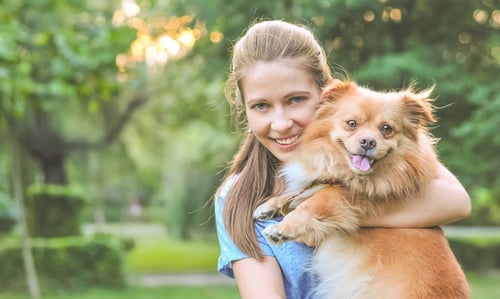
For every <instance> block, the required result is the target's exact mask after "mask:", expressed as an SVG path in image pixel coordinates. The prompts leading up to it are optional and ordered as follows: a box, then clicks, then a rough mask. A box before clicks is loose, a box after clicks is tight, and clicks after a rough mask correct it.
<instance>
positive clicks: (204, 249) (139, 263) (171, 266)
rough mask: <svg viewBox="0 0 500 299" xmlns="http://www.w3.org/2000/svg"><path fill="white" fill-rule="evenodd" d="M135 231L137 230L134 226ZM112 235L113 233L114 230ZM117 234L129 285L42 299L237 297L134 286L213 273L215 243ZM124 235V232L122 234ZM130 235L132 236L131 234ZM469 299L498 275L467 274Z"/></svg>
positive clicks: (215, 288)
mask: <svg viewBox="0 0 500 299" xmlns="http://www.w3.org/2000/svg"><path fill="white" fill-rule="evenodd" d="M134 228H135V229H137V227H134ZM114 232H116V231H114ZM119 232H120V233H118V235H122V236H123V235H126V236H127V237H131V238H132V239H133V240H134V242H135V246H134V248H133V250H132V251H130V252H129V253H128V254H127V255H126V258H125V268H126V270H127V274H128V277H130V278H131V280H130V284H129V286H128V287H127V288H124V289H103V288H88V289H85V290H73V291H62V292H60V293H57V294H42V295H43V296H42V298H43V299H68V298H71V299H157V298H168V299H177V298H178V299H194V298H197V299H198V298H204V299H211V298H216V299H226V298H239V295H238V291H237V289H236V287H235V286H234V285H207V286H181V285H178V286H158V287H146V286H143V285H140V284H139V283H138V280H137V278H138V277H141V275H143V274H165V273H186V272H191V273H214V272H215V271H216V265H217V257H218V254H219V249H218V245H217V242H216V241H206V240H205V241H189V242H181V241H175V240H171V239H169V238H167V236H166V234H162V233H161V230H159V229H158V227H157V228H156V230H155V229H154V228H151V227H149V226H148V227H145V228H141V229H139V230H133V229H132V228H131V227H126V228H125V229H124V228H123V227H121V228H120V231H119ZM124 232H126V233H124ZM132 232H133V233H132ZM467 277H468V280H469V283H470V285H471V287H472V292H473V297H472V298H473V299H492V298H500V284H499V282H500V272H489V273H483V274H477V273H467ZM0 299H29V296H28V295H27V294H16V293H5V292H2V291H1V290H0Z"/></svg>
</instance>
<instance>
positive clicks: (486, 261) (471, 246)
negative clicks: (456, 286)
mask: <svg viewBox="0 0 500 299" xmlns="http://www.w3.org/2000/svg"><path fill="white" fill-rule="evenodd" d="M448 241H449V243H450V246H451V249H452V250H453V253H454V254H455V256H456V257H457V260H458V261H459V263H460V264H461V265H462V268H463V269H464V270H465V271H485V270H491V269H500V255H499V254H498V253H499V252H500V240H499V239H498V238H450V239H449V240H448Z"/></svg>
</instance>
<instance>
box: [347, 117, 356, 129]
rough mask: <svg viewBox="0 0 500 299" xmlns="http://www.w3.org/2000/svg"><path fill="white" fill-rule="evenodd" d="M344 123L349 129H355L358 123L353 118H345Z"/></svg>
mask: <svg viewBox="0 0 500 299" xmlns="http://www.w3.org/2000/svg"><path fill="white" fill-rule="evenodd" d="M346 124H347V126H348V127H349V128H351V129H356V127H357V126H358V123H357V122H356V121H355V120H354V119H349V120H347V121H346Z"/></svg>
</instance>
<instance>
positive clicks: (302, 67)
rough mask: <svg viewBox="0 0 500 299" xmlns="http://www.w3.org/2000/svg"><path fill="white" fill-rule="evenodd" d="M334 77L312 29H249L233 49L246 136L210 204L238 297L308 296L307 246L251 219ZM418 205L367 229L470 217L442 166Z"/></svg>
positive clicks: (225, 268) (237, 109) (275, 25)
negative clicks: (276, 238)
mask: <svg viewBox="0 0 500 299" xmlns="http://www.w3.org/2000/svg"><path fill="white" fill-rule="evenodd" d="M331 79H332V76H331V73H330V69H329V66H328V63H327V60H326V57H325V53H324V51H323V49H322V48H321V47H320V45H319V44H318V42H317V41H316V39H315V38H314V36H313V34H312V33H311V31H309V30H308V29H307V28H305V27H301V26H297V25H293V24H290V23H286V22H283V21H264V22H260V23H256V24H254V25H253V26H251V27H250V28H249V29H248V31H247V32H246V34H245V35H244V36H243V37H242V38H241V39H240V40H239V41H238V42H237V43H236V44H235V46H234V49H233V59H232V68H231V72H230V74H229V78H228V80H227V83H226V98H227V100H228V102H229V103H230V105H231V108H232V111H233V112H234V115H235V116H236V118H237V120H239V121H243V122H244V123H247V125H248V128H249V129H248V134H247V135H246V137H245V140H244V141H243V143H242V145H241V148H240V150H239V151H238V153H237V154H236V155H235V157H234V159H233V161H232V164H231V168H230V169H229V171H228V174H227V177H226V179H225V181H224V182H223V184H222V185H221V187H220V188H219V190H218V191H217V193H216V198H215V211H216V213H215V215H216V225H217V233H218V237H219V243H220V249H221V255H220V257H219V271H220V272H222V273H224V274H226V275H228V276H230V277H234V278H236V282H237V285H238V288H239V291H240V294H241V297H242V298H266V299H268V298H300V299H303V298H311V297H312V286H313V283H314V281H313V278H312V277H311V276H310V274H309V273H308V272H307V271H304V266H305V265H306V264H307V262H308V260H309V258H310V255H311V254H312V248H310V247H307V246H306V245H304V244H302V243H298V242H287V243H285V244H284V245H282V246H277V245H274V244H272V243H270V242H268V240H266V238H265V237H264V236H263V235H262V230H263V229H264V228H265V227H266V226H267V225H269V224H270V223H274V222H277V221H280V220H281V219H280V218H276V219H272V220H265V221H255V222H254V220H253V219H252V213H253V211H254V210H255V208H256V207H257V206H259V205H260V204H262V203H263V202H264V201H265V199H266V198H267V197H269V196H270V195H271V194H272V193H274V192H279V190H280V187H281V186H280V184H279V181H277V180H276V179H275V177H276V174H277V170H278V169H279V167H280V164H281V163H282V162H285V161H287V160H288V159H290V157H291V156H292V155H293V154H294V151H295V150H296V148H297V146H298V143H299V140H300V139H299V137H300V135H301V133H302V132H303V131H304V128H305V127H306V126H307V125H308V123H309V122H310V121H311V119H312V117H313V115H314V112H315V110H316V107H317V105H318V103H319V100H320V93H321V89H322V88H323V87H324V86H325V85H326V84H327V83H328V82H329V81H330V80H331ZM423 197H424V198H423V199H422V200H419V201H416V202H412V203H408V204H407V205H406V206H403V207H402V208H400V209H399V210H398V211H394V212H391V213H390V214H387V215H384V216H383V217H379V218H376V219H365V220H364V222H363V223H362V224H363V225H364V226H378V227H427V226H434V225H442V224H446V223H450V222H453V221H456V220H459V219H461V218H464V217H466V216H467V215H468V214H469V213H470V199H469V197H468V194H467V192H466V191H465V190H464V188H463V187H462V185H461V184H460V182H459V181H458V180H457V179H456V178H455V176H454V175H453V174H451V173H450V172H449V171H448V170H447V169H446V168H445V167H444V166H442V165H441V167H440V169H439V173H438V175H437V177H436V178H435V180H434V181H433V183H432V185H431V186H430V188H428V191H427V192H426V194H424V196H423Z"/></svg>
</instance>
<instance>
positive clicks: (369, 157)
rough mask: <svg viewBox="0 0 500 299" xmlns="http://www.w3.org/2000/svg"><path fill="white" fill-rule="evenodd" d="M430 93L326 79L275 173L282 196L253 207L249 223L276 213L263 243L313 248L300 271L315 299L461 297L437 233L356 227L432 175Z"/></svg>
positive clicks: (453, 265) (413, 196)
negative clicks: (293, 148) (313, 285)
mask: <svg viewBox="0 0 500 299" xmlns="http://www.w3.org/2000/svg"><path fill="white" fill-rule="evenodd" d="M433 89H434V87H431V88H429V89H427V90H424V91H421V92H415V91H413V88H411V87H410V88H408V89H403V90H399V91H391V92H377V91H373V90H371V89H368V88H365V87H361V86H359V85H357V84H356V83H355V82H354V81H334V82H332V83H331V84H330V85H329V86H328V87H327V88H325V90H324V91H323V92H322V95H321V105H320V106H319V108H318V110H317V112H316V114H315V116H314V118H313V120H312V122H311V123H310V124H309V125H308V126H307V127H306V129H305V131H304V133H303V135H302V136H301V138H302V140H301V144H300V145H299V148H298V149H297V154H296V155H294V157H293V158H292V160H291V161H288V162H286V163H285V165H283V167H282V169H281V176H282V178H283V179H284V181H285V190H284V192H282V194H281V195H278V196H275V197H271V198H270V199H269V200H267V201H266V202H265V203H264V204H262V205H261V206H259V207H258V208H257V209H256V210H255V212H254V218H255V219H267V218H272V217H274V216H275V215H276V214H277V213H280V212H281V213H282V214H283V215H284V218H283V220H282V221H281V222H280V223H278V224H273V225H270V226H268V227H267V228H266V229H265V230H264V232H263V233H264V234H265V235H266V236H267V237H268V238H269V239H270V240H271V241H272V242H274V243H278V244H280V243H283V242H286V241H289V240H296V241H299V242H304V243H306V244H308V245H311V246H317V247H316V249H315V253H314V255H313V258H312V262H311V265H310V266H309V267H310V270H311V271H313V272H314V273H315V274H316V275H317V276H318V277H319V282H318V285H317V289H316V290H315V291H316V293H317V295H318V296H319V297H321V298H348V299H354V298H384V299H385V298H389V299H391V298H397V299H401V298H426V299H427V298H439V299H444V298H450V299H451V298H453V299H457V298H470V288H469V285H468V283H467V280H466V277H465V275H464V272H463V270H462V268H461V266H460V264H459V263H458V262H457V260H456V258H455V256H454V254H453V252H452V251H451V249H450V246H449V244H448V242H447V240H446V238H445V237H444V234H443V231H442V229H441V228H440V227H433V228H415V229H413V228H402V229H399V228H391V229H387V228H362V227H360V219H364V217H376V216H378V215H381V214H382V213H386V212H390V211H392V210H394V209H397V208H398V206H400V205H401V204H403V203H405V202H407V201H410V200H418V199H419V198H420V197H421V195H422V193H423V192H424V190H425V188H426V187H427V186H429V184H430V183H431V181H432V180H433V178H434V177H435V176H436V171H437V167H438V165H439V162H438V158H437V154H436V151H435V143H436V139H435V138H433V137H432V135H431V134H430V133H429V129H428V127H429V125H430V124H432V123H435V122H436V119H435V117H434V114H433V113H434V106H433V105H432V99H430V98H429V97H430V95H431V93H432V91H433Z"/></svg>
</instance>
